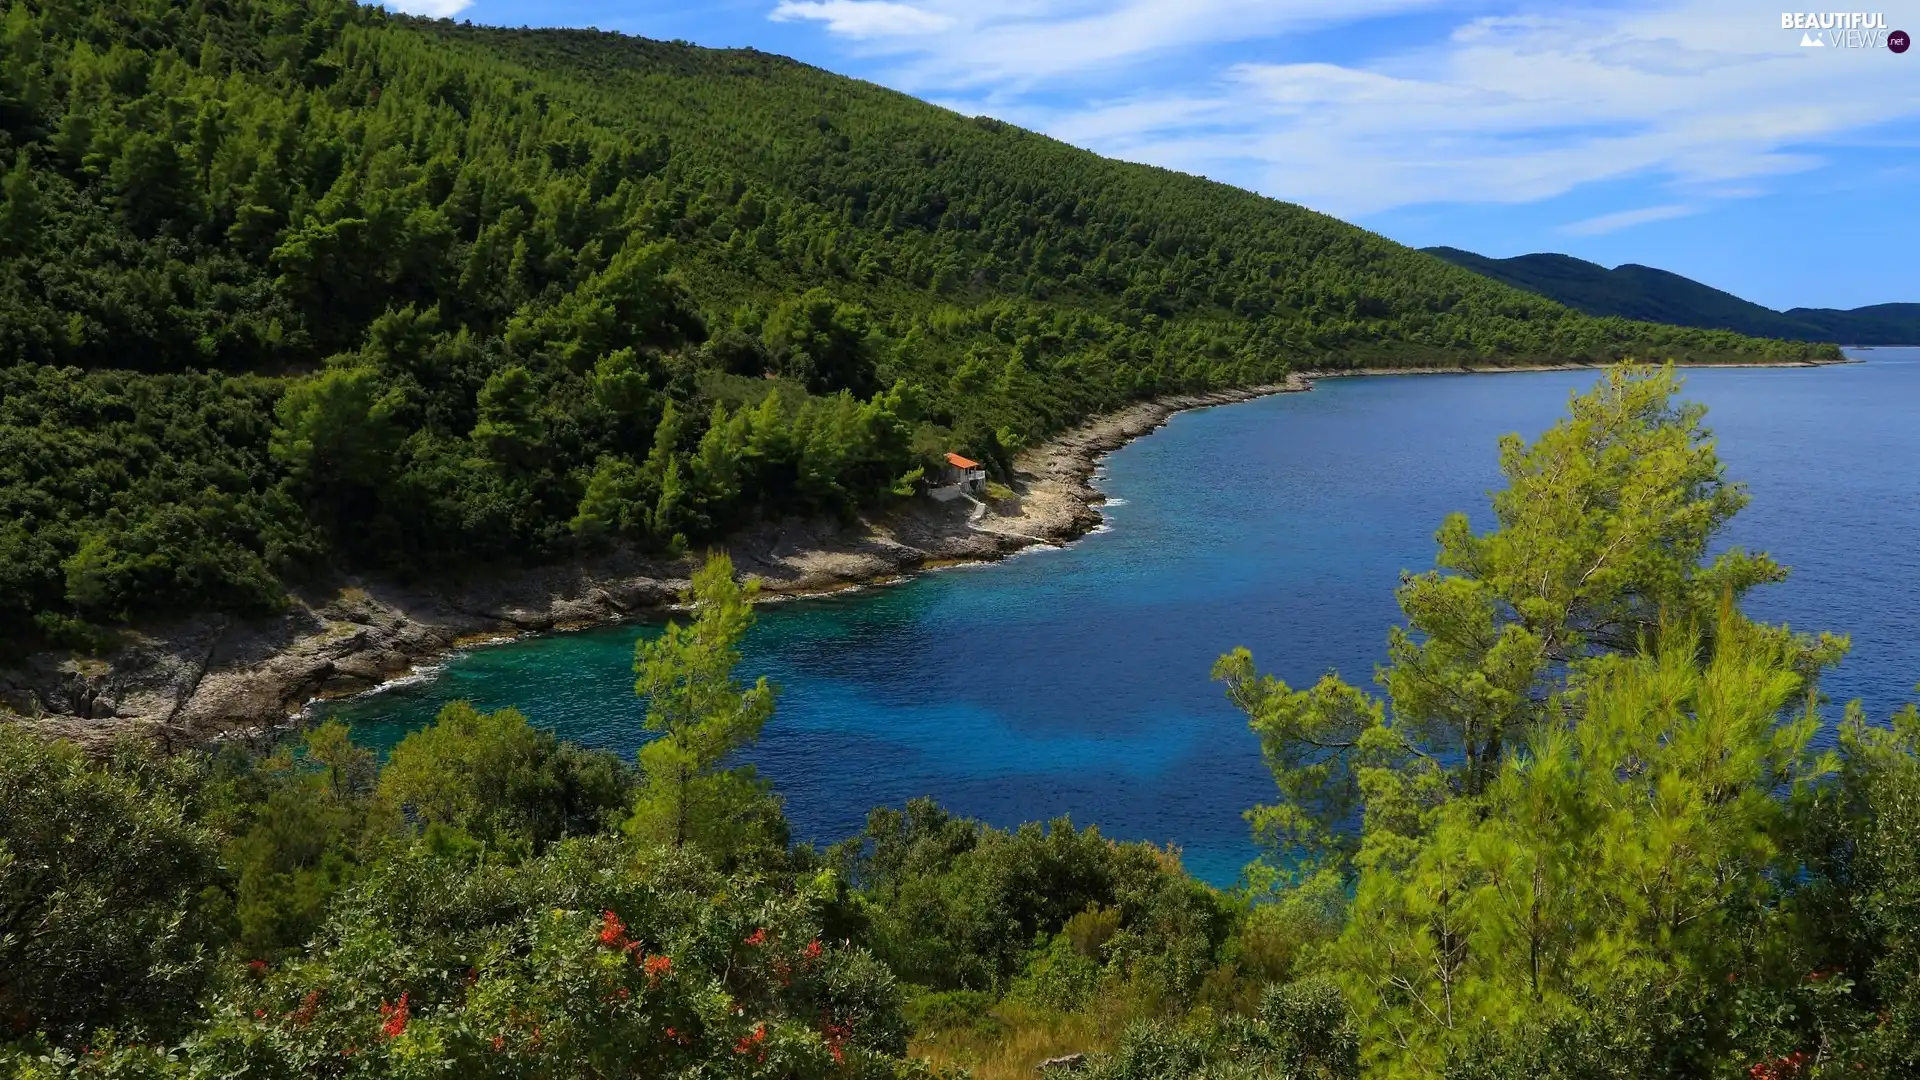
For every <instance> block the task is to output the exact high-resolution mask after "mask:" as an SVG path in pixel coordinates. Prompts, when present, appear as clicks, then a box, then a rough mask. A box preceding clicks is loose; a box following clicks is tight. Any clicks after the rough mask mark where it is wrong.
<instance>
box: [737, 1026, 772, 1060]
mask: <svg viewBox="0 0 1920 1080" xmlns="http://www.w3.org/2000/svg"><path fill="white" fill-rule="evenodd" d="M733 1052H734V1053H736V1054H754V1055H755V1056H756V1057H758V1058H759V1059H760V1060H761V1061H765V1060H766V1059H767V1025H765V1024H761V1025H760V1026H759V1027H757V1028H754V1029H753V1033H752V1034H750V1035H742V1036H740V1041H739V1042H736V1043H734V1044H733Z"/></svg>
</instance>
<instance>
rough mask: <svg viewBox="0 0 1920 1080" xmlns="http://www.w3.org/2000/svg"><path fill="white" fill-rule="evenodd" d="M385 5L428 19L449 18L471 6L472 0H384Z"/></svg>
mask: <svg viewBox="0 0 1920 1080" xmlns="http://www.w3.org/2000/svg"><path fill="white" fill-rule="evenodd" d="M383 6H385V7H389V8H392V9H393V10H395V11H404V12H406V13H407V14H409V15H425V16H426V17H428V18H430V19H450V18H452V17H454V16H455V15H458V14H460V13H461V12H463V11H465V10H467V9H468V8H470V7H472V6H473V0H384V5H383Z"/></svg>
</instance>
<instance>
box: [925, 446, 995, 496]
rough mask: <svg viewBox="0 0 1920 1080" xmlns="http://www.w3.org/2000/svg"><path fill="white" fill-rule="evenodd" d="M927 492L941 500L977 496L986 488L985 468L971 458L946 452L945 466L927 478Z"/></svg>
mask: <svg viewBox="0 0 1920 1080" xmlns="http://www.w3.org/2000/svg"><path fill="white" fill-rule="evenodd" d="M928 480H929V484H928V487H927V494H929V495H931V496H933V497H934V498H935V499H938V500H939V501H941V502H949V501H951V500H954V499H957V498H959V497H960V496H962V495H968V496H978V495H979V494H981V493H982V492H984V491H985V490H986V489H987V470H985V469H983V468H981V467H980V463H979V462H977V461H974V460H972V459H971V458H963V457H961V456H960V455H959V454H948V455H947V463H946V465H945V467H943V468H942V469H940V471H939V472H938V473H936V474H935V475H933V476H931V477H929V478H928Z"/></svg>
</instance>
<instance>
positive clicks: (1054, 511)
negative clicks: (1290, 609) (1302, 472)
mask: <svg viewBox="0 0 1920 1080" xmlns="http://www.w3.org/2000/svg"><path fill="white" fill-rule="evenodd" d="M1311 388H1312V384H1311V383H1310V382H1309V381H1307V380H1306V379H1304V378H1301V377H1298V376H1295V377H1292V378H1289V379H1288V381H1287V382H1285V383H1283V384H1279V385H1273V386H1261V387H1254V388H1250V389H1245V390H1222V391H1216V392H1210V393H1200V394H1178V395H1172V396H1168V397H1164V398H1158V399H1155V400H1153V401H1148V402H1141V403H1139V404H1136V405H1132V406H1129V407H1127V408H1125V409H1121V410H1119V411H1118V412H1114V413H1109V414H1107V415H1104V416H1100V417H1096V418H1094V419H1093V420H1090V421H1088V422H1087V423H1086V424H1084V425H1082V426H1081V427H1079V428H1076V429H1074V430H1073V431H1070V432H1068V433H1066V434H1064V435H1062V436H1060V437H1058V438H1056V439H1053V440H1051V441H1049V442H1048V443H1046V444H1045V445H1043V446H1040V447H1037V448H1035V449H1034V450H1032V451H1030V452H1028V453H1026V454H1023V455H1022V456H1021V458H1020V460H1019V461H1018V462H1017V463H1016V470H1015V479H1014V483H1013V485H1012V490H1013V496H1012V497H1011V498H1008V499H1001V500H996V501H994V502H993V503H992V504H990V506H989V512H988V513H986V514H984V515H983V516H982V517H981V518H980V519H979V520H978V521H969V520H968V513H969V511H971V509H972V507H971V506H970V505H969V504H967V503H965V502H960V501H956V502H954V503H946V504H942V503H937V502H935V501H934V500H931V499H924V498H919V499H913V500H910V501H908V502H907V503H905V504H904V505H902V506H900V507H897V508H895V509H893V510H891V511H889V512H888V513H885V514H882V515H876V516H874V517H872V518H869V519H864V520H860V521H856V522H853V523H851V524H843V523H841V522H837V521H831V520H820V521H784V522H778V523H771V524H768V525H764V526H761V527H758V528H754V529H750V530H747V531H746V532H743V533H741V534H738V535H736V536H734V537H732V538H730V539H729V541H728V542H727V543H726V544H725V545H724V548H725V550H726V551H727V552H728V553H729V554H731V555H732V557H733V560H734V564H735V566H736V567H737V568H738V570H739V572H740V573H742V574H751V575H756V576H758V577H759V578H760V579H761V581H762V587H763V593H764V595H766V596H768V597H769V598H778V597H782V596H794V595H808V594H818V593H825V592H833V591H837V590H840V589H845V588H850V587H855V586H859V585H865V584H872V583H877V582H885V581H891V580H896V579H898V578H900V577H902V576H904V575H906V574H909V573H912V572H914V571H916V570H922V569H927V568H930V567H934V566H941V565H947V564H952V563H960V562H979V561H985V560H991V559H997V558H1001V557H1004V556H1006V555H1009V554H1011V553H1013V552H1015V551H1018V550H1020V549H1022V548H1025V547H1029V546H1032V545H1034V544H1060V543H1064V542H1066V541H1068V540H1071V539H1074V538H1075V537H1078V536H1081V535H1083V534H1085V533H1087V532H1089V531H1091V530H1092V529H1094V528H1095V527H1097V526H1098V525H1099V524H1100V522H1101V517H1100V513H1099V511H1098V510H1097V509H1095V507H1097V506H1098V505H1099V504H1100V502H1101V501H1103V498H1104V497H1103V496H1102V495H1101V494H1100V493H1099V492H1098V491H1096V490H1094V489H1093V487H1092V486H1091V484H1090V482H1089V481H1090V480H1091V478H1092V476H1093V473H1094V470H1095V469H1096V468H1097V467H1098V465H1099V462H1100V459H1101V458H1102V457H1104V456H1105V455H1106V454H1107V453H1108V452H1109V451H1112V450H1114V449H1117V448H1119V447H1120V446H1123V445H1125V444H1126V443H1128V442H1130V441H1131V440H1133V439H1136V438H1138V437H1140V436H1142V435H1145V434H1147V433H1148V432H1150V431H1153V430H1154V429H1155V428H1158V427H1159V426H1160V425H1162V424H1164V423H1166V421H1167V418H1168V417H1170V416H1172V415H1173V414H1175V413H1178V412H1182V411H1185V410H1188V409H1198V408H1206V407H1209V406H1214V405H1226V404H1231V403H1234V402H1240V401H1248V400H1251V399H1253V398H1257V397H1264V396H1266V395H1268V394H1275V393H1285V392H1293V391H1302V390H1309V389H1311ZM690 569H691V563H690V562H689V561H688V560H677V561H663V560H658V559H648V558H645V557H642V556H640V555H637V554H635V553H632V552H626V551H621V552H614V553H612V554H608V555H604V556H599V557H596V558H592V559H588V560H584V561H581V562H576V563H570V564H567V565H565V566H548V567H537V568H533V569H529V570H525V571H516V572H513V573H512V574H510V575H504V576H502V577H498V578H493V579H489V580H468V581H458V582H441V583H436V584H435V585H434V586H431V587H426V586H418V587H408V586H400V585H395V584H392V583H390V582H380V581H375V580H371V579H358V578H343V579H340V580H338V581H336V582H332V583H330V584H329V585H328V586H327V587H326V588H323V589H312V590H306V591H304V592H302V593H299V594H296V595H295V596H294V597H292V602H291V604H290V605H289V609H288V611H287V612H286V613H285V614H284V615H282V616H280V617H278V618H274V619H267V620H239V619H233V618H228V617H225V616H203V617H197V618H193V619H186V620H181V621H178V622H174V623H169V624H164V625H154V626H148V627H144V628H142V629H141V630H140V631H139V632H137V633H135V634H132V635H130V638H129V640H128V642H127V643H126V644H125V645H124V646H123V647H122V648H121V649H120V650H118V652H116V653H115V654H114V655H113V656H112V657H110V658H108V659H94V658H88V657H77V656H74V655H72V654H67V653H53V652H48V653H39V654H35V655H32V656H28V657H25V658H24V662H22V663H19V664H17V665H10V666H9V667H8V668H7V669H0V716H4V714H5V713H7V712H12V713H14V714H16V715H15V716H14V717H13V719H15V720H17V721H18V722H22V723H25V724H27V725H29V726H31V727H33V728H34V729H36V730H38V731H40V732H41V733H43V734H45V735H47V736H50V737H51V736H62V737H66V738H70V739H73V740H75V741H76V742H80V743H82V744H87V745H101V744H103V743H105V742H108V741H110V740H112V739H115V738H118V737H122V736H126V735H137V736H140V737H145V738H148V739H152V740H154V741H157V742H159V743H161V744H162V745H164V746H167V747H169V748H171V747H183V746H192V745H197V744H201V743H205V742H208V741H211V740H213V739H216V738H221V737H227V736H239V735H247V734H251V733H258V732H263V731H270V730H272V729H275V728H279V727H284V726H286V725H287V724H289V723H291V722H294V721H296V720H297V719H298V718H299V717H300V716H301V715H302V713H303V712H305V711H306V709H307V707H308V705H309V704H311V703H312V702H313V701H314V700H315V699H324V698H334V697H342V696H346V695H350V694H355V693H360V692H363V691H366V690H369V689H372V688H374V687H376V686H379V685H380V684H382V683H385V682H388V681H390V680H393V679H395V678H399V677H402V676H404V675H405V674H407V673H408V672H410V671H411V670H413V669H414V668H415V667H417V666H419V665H421V664H425V663H430V662H432V661H433V660H436V659H438V658H440V657H443V656H445V655H446V654H447V653H449V652H451V651H453V650H455V649H458V648H461V647H464V646H468V645H472V644H475V643H478V642H483V641H488V640H497V639H500V638H503V637H504V638H511V637H515V636H519V635H522V634H528V633H537V632H540V631H547V630H557V629H573V628H580V627H586V626H593V625H598V624H604V623H609V622H617V621H620V620H624V619H631V618H635V617H639V616H643V615H646V614H649V613H654V612H658V611H661V610H663V609H665V608H666V607H668V606H669V605H671V604H672V603H673V602H674V601H675V599H676V598H677V596H678V595H679V593H680V591H681V590H682V589H684V588H686V586H687V578H688V574H689V572H690Z"/></svg>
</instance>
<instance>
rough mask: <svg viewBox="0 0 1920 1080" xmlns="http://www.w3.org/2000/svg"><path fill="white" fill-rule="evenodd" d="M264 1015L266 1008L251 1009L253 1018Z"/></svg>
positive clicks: (256, 1018)
mask: <svg viewBox="0 0 1920 1080" xmlns="http://www.w3.org/2000/svg"><path fill="white" fill-rule="evenodd" d="M266 1015H267V1010H265V1009H255V1010H253V1018H254V1019H255V1020H261V1019H265V1018H266Z"/></svg>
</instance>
